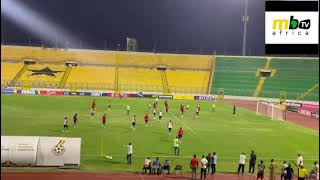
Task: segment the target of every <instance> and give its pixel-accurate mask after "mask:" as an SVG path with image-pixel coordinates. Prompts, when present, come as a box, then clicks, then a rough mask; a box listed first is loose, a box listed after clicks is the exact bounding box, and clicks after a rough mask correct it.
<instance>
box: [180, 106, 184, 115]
mask: <svg viewBox="0 0 320 180" xmlns="http://www.w3.org/2000/svg"><path fill="white" fill-rule="evenodd" d="M180 111H181V116H183V112H184V106H183V105H182V104H180Z"/></svg>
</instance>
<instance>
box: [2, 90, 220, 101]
mask: <svg viewBox="0 0 320 180" xmlns="http://www.w3.org/2000/svg"><path fill="white" fill-rule="evenodd" d="M1 94H28V95H49V96H106V97H119V98H159V99H185V100H201V101H215V96H214V95H196V96H191V95H162V94H156V93H142V92H121V93H115V92H112V91H96V90H92V91H70V90H65V89H38V88H30V89H28V90H24V89H21V88H3V89H1Z"/></svg>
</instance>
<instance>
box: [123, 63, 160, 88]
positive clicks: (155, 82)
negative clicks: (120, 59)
mask: <svg viewBox="0 0 320 180" xmlns="http://www.w3.org/2000/svg"><path fill="white" fill-rule="evenodd" d="M119 86H120V90H124V91H153V92H157V91H162V88H163V87H162V81H161V76H160V73H159V71H157V70H155V69H152V70H151V69H142V68H120V70H119Z"/></svg>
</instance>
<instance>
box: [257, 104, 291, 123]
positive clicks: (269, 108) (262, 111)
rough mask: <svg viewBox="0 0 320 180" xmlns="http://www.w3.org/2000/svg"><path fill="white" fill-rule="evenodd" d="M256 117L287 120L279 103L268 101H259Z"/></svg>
mask: <svg viewBox="0 0 320 180" xmlns="http://www.w3.org/2000/svg"><path fill="white" fill-rule="evenodd" d="M256 115H264V116H268V117H270V118H271V119H272V120H282V121H283V120H285V111H284V110H282V109H280V108H279V105H278V104H277V103H273V102H268V101H262V100H259V101H257V107H256Z"/></svg>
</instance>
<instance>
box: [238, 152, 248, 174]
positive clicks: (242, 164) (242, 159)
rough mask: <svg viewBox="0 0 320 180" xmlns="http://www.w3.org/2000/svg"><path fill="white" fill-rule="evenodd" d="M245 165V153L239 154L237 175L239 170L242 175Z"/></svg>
mask: <svg viewBox="0 0 320 180" xmlns="http://www.w3.org/2000/svg"><path fill="white" fill-rule="evenodd" d="M245 164H246V155H245V153H244V152H243V153H241V155H240V160H239V167H238V174H239V173H240V169H241V172H242V174H243V173H244V165H245Z"/></svg>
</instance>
